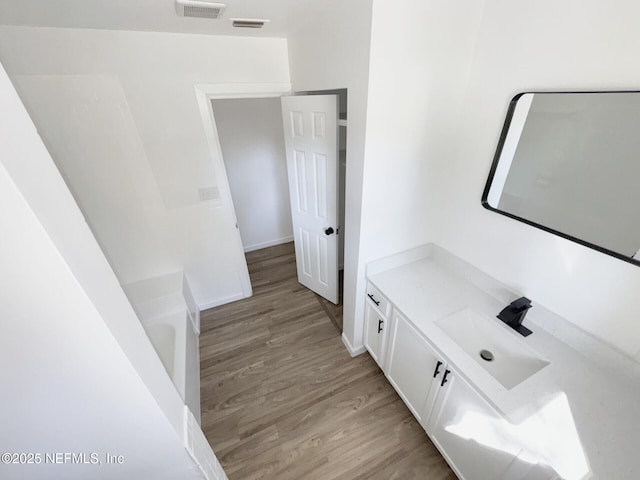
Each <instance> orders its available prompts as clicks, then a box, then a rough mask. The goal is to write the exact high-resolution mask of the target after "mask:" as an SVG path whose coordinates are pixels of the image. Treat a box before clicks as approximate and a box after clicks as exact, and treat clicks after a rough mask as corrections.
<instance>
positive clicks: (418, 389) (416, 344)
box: [385, 312, 444, 427]
mask: <svg viewBox="0 0 640 480" xmlns="http://www.w3.org/2000/svg"><path fill="white" fill-rule="evenodd" d="M389 348H390V352H389V356H388V365H387V370H386V372H385V373H386V374H387V378H388V379H389V382H391V384H392V385H393V387H394V388H395V389H396V391H397V392H398V394H399V395H400V397H401V398H402V400H404V403H406V404H407V406H408V407H409V409H410V410H411V413H413V415H414V416H415V417H416V418H417V419H418V421H419V422H420V424H421V425H422V426H423V427H424V426H425V425H426V415H425V412H429V411H430V408H429V407H428V406H427V403H428V399H429V398H431V397H432V395H430V390H432V385H433V388H434V389H435V388H436V387H437V386H439V385H440V383H439V382H440V376H441V375H442V371H444V365H443V361H442V359H440V358H439V357H438V355H437V354H436V352H435V350H434V349H433V348H432V347H431V345H430V344H429V343H428V342H427V341H426V340H424V339H423V338H422V336H421V335H420V333H418V331H417V330H416V329H415V328H414V327H413V326H412V325H411V324H410V323H409V322H408V321H407V320H406V319H405V318H404V317H402V315H400V314H399V313H397V312H394V314H393V335H392V337H391V339H390V342H389ZM436 370H437V371H438V374H437V375H435V376H436V377H437V378H435V379H434V372H435V371H436Z"/></svg>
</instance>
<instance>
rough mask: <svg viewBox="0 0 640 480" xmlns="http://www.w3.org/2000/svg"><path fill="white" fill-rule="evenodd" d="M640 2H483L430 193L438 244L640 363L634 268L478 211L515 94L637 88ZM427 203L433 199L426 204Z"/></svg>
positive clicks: (638, 277) (638, 273) (639, 300)
mask: <svg viewBox="0 0 640 480" xmlns="http://www.w3.org/2000/svg"><path fill="white" fill-rule="evenodd" d="M639 15H640V5H638V3H637V2H634V1H631V0H614V1H613V2H608V3H607V4H606V5H605V4H603V3H602V2H598V1H596V0H587V1H578V0H570V1H566V2H553V1H551V0H543V1H540V2H534V3H531V2H525V1H523V0H517V1H509V2H507V1H502V0H487V1H486V8H485V11H484V16H483V22H482V29H481V32H480V35H479V38H478V43H477V47H476V53H475V57H474V61H473V65H472V68H471V71H470V81H469V84H468V89H466V90H457V91H455V92H454V95H456V96H459V97H460V98H463V99H464V101H463V105H462V109H461V111H460V115H459V116H458V118H457V120H455V121H454V122H451V123H449V124H448V125H447V128H449V129H450V130H451V131H453V132H454V133H455V139H456V142H455V144H456V145H455V150H454V151H452V152H451V153H450V154H448V155H443V156H440V158H439V159H438V163H437V165H436V168H435V169H434V174H435V175H437V176H438V177H439V179H440V187H439V188H437V190H434V192H433V195H432V196H431V198H432V199H437V200H438V204H439V212H440V217H439V219H438V221H437V225H438V226H439V228H438V231H437V232H436V235H435V239H436V240H437V241H438V242H439V243H440V244H441V245H442V246H443V247H445V248H447V249H449V250H451V251H453V253H455V254H457V255H459V256H460V257H462V258H464V259H465V260H468V261H470V262H471V263H473V264H475V265H477V266H478V267H479V268H481V269H483V270H485V271H486V272H488V273H489V274H491V275H493V276H495V277H496V278H498V279H500V280H502V281H503V282H505V283H506V284H508V285H510V286H512V287H514V288H516V289H518V290H520V291H521V292H522V293H523V294H525V295H526V296H527V297H529V298H531V299H532V300H533V302H534V309H535V303H536V302H539V303H540V304H543V305H544V306H546V307H547V308H549V309H551V310H553V311H555V312H557V313H558V314H560V315H562V316H563V317H565V318H567V319H568V320H570V321H572V322H574V323H575V324H577V325H579V326H580V327H582V328H583V329H585V330H587V331H589V332H591V333H592V334H594V335H596V336H597V337H599V338H601V339H604V340H605V341H607V342H609V343H610V344H612V345H614V346H615V347H617V348H619V349H620V350H622V351H624V352H626V353H627V354H630V355H635V358H636V360H640V321H638V312H639V311H640V295H638V292H639V291H640V269H639V268H638V267H636V266H633V265H630V264H628V263H625V262H622V261H620V260H616V259H614V258H611V257H608V256H606V255H603V254H601V253H598V252H596V251H594V250H590V249H588V248H586V247H582V246H580V245H578V244H575V243H572V242H569V241H566V240H563V239H561V238H559V237H556V236H553V235H550V234H548V233H545V232H543V231H541V230H537V229H535V228H532V227H529V226H527V225H524V224H522V223H519V222H516V221H513V220H511V219H508V218H505V217H502V216H500V215H497V214H495V213H492V212H490V211H487V210H485V209H483V208H482V207H481V206H480V197H481V194H482V189H483V186H484V183H485V181H486V177H487V175H488V172H489V167H490V165H491V160H492V157H493V154H494V152H495V148H496V145H497V142H498V137H499V134H500V129H501V127H502V123H503V121H504V116H505V113H506V111H507V107H508V102H509V100H510V99H511V98H512V97H513V96H514V95H515V94H516V93H518V92H521V91H537V90H613V89H629V90H633V89H637V87H638V84H640V70H638V68H637V52H638V49H639V48H640V31H638V28H637V22H636V21H635V19H637V18H638V16H639ZM432 201H433V200H432Z"/></svg>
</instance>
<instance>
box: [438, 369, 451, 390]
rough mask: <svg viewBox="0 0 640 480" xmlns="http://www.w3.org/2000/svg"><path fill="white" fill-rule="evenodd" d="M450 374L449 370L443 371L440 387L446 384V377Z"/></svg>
mask: <svg viewBox="0 0 640 480" xmlns="http://www.w3.org/2000/svg"><path fill="white" fill-rule="evenodd" d="M450 373H451V370H445V371H444V376H443V377H442V382H440V386H441V387H444V384H445V383H447V381H448V380H447V375H449V374H450Z"/></svg>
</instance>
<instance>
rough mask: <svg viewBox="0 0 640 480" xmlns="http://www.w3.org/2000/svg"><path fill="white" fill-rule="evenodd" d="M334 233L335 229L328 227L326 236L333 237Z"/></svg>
mask: <svg viewBox="0 0 640 480" xmlns="http://www.w3.org/2000/svg"><path fill="white" fill-rule="evenodd" d="M333 232H334V230H333V227H328V228H325V229H324V234H325V235H331V234H332V233H333Z"/></svg>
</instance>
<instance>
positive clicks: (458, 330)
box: [435, 308, 549, 389]
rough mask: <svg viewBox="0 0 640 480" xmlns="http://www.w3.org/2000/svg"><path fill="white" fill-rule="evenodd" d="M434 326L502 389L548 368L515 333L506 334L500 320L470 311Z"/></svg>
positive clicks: (511, 386)
mask: <svg viewBox="0 0 640 480" xmlns="http://www.w3.org/2000/svg"><path fill="white" fill-rule="evenodd" d="M435 323H436V325H437V326H438V327H440V329H442V330H443V331H444V332H445V333H446V334H447V335H448V336H449V337H450V338H451V339H452V340H453V341H454V342H455V343H456V344H457V345H458V346H459V347H460V348H462V350H464V352H465V353H467V354H468V355H469V356H470V357H471V358H473V359H474V360H475V361H476V362H477V363H478V364H479V365H480V366H481V367H482V368H484V369H485V370H486V371H487V372H488V373H489V374H491V376H493V378H495V379H496V380H497V381H498V382H500V384H502V386H503V387H505V388H506V389H511V388H513V387H515V386H516V385H518V384H519V383H521V382H523V381H524V380H526V379H527V378H529V377H530V376H531V375H533V374H534V373H536V372H538V371H539V370H541V369H542V368H544V367H545V366H547V365H549V361H547V360H545V359H544V358H542V357H541V356H540V355H539V354H538V353H536V352H535V350H533V349H532V348H531V347H529V346H528V345H527V344H526V343H525V342H524V341H523V340H521V339H520V338H518V336H517V335H518V334H517V333H515V332H513V333H512V332H510V331H509V330H508V327H505V326H503V325H502V323H501V322H500V320H498V319H497V318H489V317H486V316H484V315H481V314H479V313H477V312H475V311H474V310H471V309H470V308H467V309H464V310H461V311H459V312H456V313H453V314H451V315H449V316H447V317H444V318H442V319H440V320H438V321H436V322H435Z"/></svg>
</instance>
